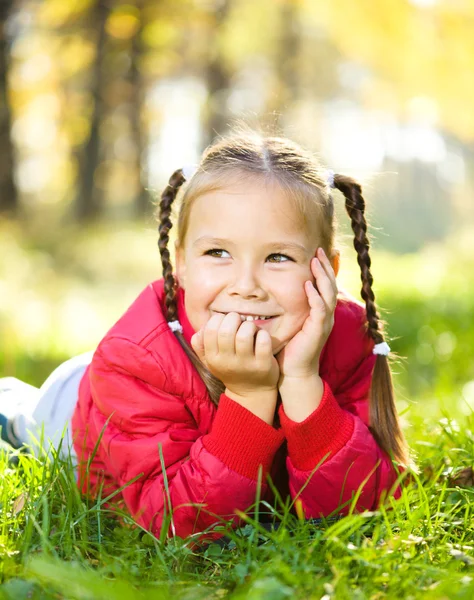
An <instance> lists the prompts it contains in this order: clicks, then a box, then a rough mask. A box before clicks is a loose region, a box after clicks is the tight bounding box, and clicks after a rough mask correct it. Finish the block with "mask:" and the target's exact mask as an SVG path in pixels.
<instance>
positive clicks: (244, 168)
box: [158, 131, 409, 465]
mask: <svg viewBox="0 0 474 600" xmlns="http://www.w3.org/2000/svg"><path fill="white" fill-rule="evenodd" d="M242 178H244V179H245V178H260V179H261V178H263V179H265V180H266V181H271V182H274V183H277V184H278V185H280V186H281V188H282V189H283V191H285V192H286V193H287V195H288V197H289V198H290V199H291V200H292V201H293V202H294V203H295V206H296V208H297V209H298V211H299V212H300V214H301V215H302V216H303V217H304V218H306V219H314V218H317V223H318V225H319V231H320V239H319V243H320V245H321V246H322V247H323V248H324V250H325V251H326V253H327V254H328V255H330V254H331V251H332V250H333V246H334V237H335V230H336V221H335V216H334V204H333V199H332V196H331V194H330V190H329V189H328V186H327V183H326V175H325V171H324V169H323V167H322V166H321V165H320V163H319V161H318V160H317V159H316V158H315V157H314V155H312V154H311V153H310V152H308V151H306V150H304V149H303V148H301V147H300V146H299V145H298V144H296V143H294V142H292V141H291V140H288V139H286V138H282V137H271V136H264V135H261V134H258V133H256V132H248V131H247V132H239V133H237V134H231V135H228V136H225V137H221V138H219V139H218V140H217V141H216V142H215V143H214V144H212V145H211V146H209V147H208V148H207V149H206V150H205V151H204V153H203V155H202V159H201V162H200V164H199V166H198V168H197V171H196V173H195V174H194V175H193V176H192V177H191V179H190V181H189V182H188V184H187V186H186V188H185V189H184V193H183V196H182V201H181V207H180V210H179V215H178V231H177V246H178V247H183V246H184V242H185V239H186V233H187V230H188V223H189V215H190V212H191V208H192V205H193V203H194V201H195V200H196V198H198V197H199V196H201V195H202V194H204V193H206V192H210V191H213V190H219V189H222V188H224V187H226V186H228V185H229V183H232V182H234V181H239V182H241V181H242ZM184 182H185V177H184V175H183V171H182V169H178V170H176V171H175V172H174V173H173V174H172V175H171V177H170V180H169V183H168V185H167V187H166V188H165V190H164V191H163V193H162V195H161V202H160V206H159V222H160V224H159V241H158V247H159V250H160V254H161V260H162V265H163V278H164V289H165V306H166V313H167V314H166V318H167V320H168V321H174V320H176V319H177V318H178V315H177V303H176V290H177V286H178V284H177V281H176V279H175V277H174V275H173V269H172V265H171V261H170V254H169V251H168V241H169V231H170V229H171V227H172V223H171V219H170V216H171V207H172V204H173V201H174V200H175V198H176V196H177V193H178V191H179V189H180V188H181V186H182V185H183V183H184ZM334 186H335V187H336V188H337V189H338V190H340V191H341V192H342V193H343V194H344V197H345V206H346V210H347V213H348V214H349V217H350V219H351V225H352V230H353V232H354V248H355V250H356V252H357V261H358V263H359V266H360V270H361V281H362V289H361V296H362V298H363V300H364V302H365V306H366V312H367V333H368V335H370V337H371V338H372V339H373V340H374V342H375V343H376V344H379V343H381V342H383V341H384V338H383V323H382V321H381V320H380V317H379V314H378V312H377V308H376V305H375V297H374V293H373V291H372V283H373V278H372V274H371V272H370V266H371V260H370V256H369V241H368V238H367V222H366V219H365V214H364V212H365V201H364V198H363V196H362V188H361V186H360V184H359V183H357V181H355V180H353V179H352V178H350V177H346V176H344V175H338V174H336V175H335V176H334ZM315 214H316V216H315ZM175 335H176V337H177V338H178V340H179V342H180V344H181V346H182V347H183V349H184V351H185V352H186V354H187V356H188V357H189V359H190V360H191V362H192V363H193V364H194V366H195V367H196V369H197V371H198V372H199V374H200V376H201V378H202V379H203V381H204V383H205V385H206V387H207V389H208V391H209V395H210V397H211V400H212V401H213V402H214V403H215V404H216V405H217V404H218V402H219V398H220V395H221V394H222V393H223V392H224V389H225V388H224V385H223V383H222V382H221V381H220V380H219V379H217V378H216V377H215V376H214V375H213V374H212V373H211V372H210V371H209V370H208V369H207V368H206V367H205V365H203V364H202V362H201V361H200V360H199V359H198V357H197V355H196V354H195V352H194V350H193V349H192V348H191V347H190V346H189V344H188V343H187V342H186V340H185V339H184V337H183V335H182V334H181V333H180V332H179V331H177V332H175ZM369 423H370V424H369V429H370V431H371V432H372V434H373V435H374V437H375V439H376V441H377V442H378V444H379V445H380V447H381V448H382V449H383V450H384V451H385V452H387V453H388V454H389V455H391V456H392V457H393V458H394V459H395V460H397V461H398V462H399V463H400V464H402V465H407V464H408V462H409V457H408V448H407V444H406V441H405V438H404V435H403V432H402V430H401V427H400V423H399V420H398V415H397V410H396V406H395V400H394V390H393V384H392V376H391V371H390V366H389V362H388V358H387V357H386V356H382V355H377V358H376V363H375V368H374V372H373V376H372V384H371V391H370V401H369Z"/></svg>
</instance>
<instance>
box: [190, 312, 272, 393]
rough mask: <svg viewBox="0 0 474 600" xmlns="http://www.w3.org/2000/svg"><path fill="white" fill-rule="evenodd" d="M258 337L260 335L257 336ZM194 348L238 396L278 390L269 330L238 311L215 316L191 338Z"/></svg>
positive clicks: (202, 359)
mask: <svg viewBox="0 0 474 600" xmlns="http://www.w3.org/2000/svg"><path fill="white" fill-rule="evenodd" d="M255 334H256V335H255ZM191 345H192V347H193V349H194V351H195V352H196V354H197V355H198V356H199V358H200V359H201V361H202V362H203V363H204V364H205V365H206V366H207V368H208V369H209V371H211V373H212V374H213V375H215V376H216V377H217V378H218V379H220V380H221V381H222V383H223V384H224V385H225V386H226V388H227V390H230V391H231V392H232V393H233V394H235V395H236V396H241V397H246V396H249V395H255V394H257V395H258V394H261V393H262V392H274V391H276V390H277V384H278V378H279V375H280V369H279V367H278V362H277V360H276V358H275V357H274V356H273V353H272V342H271V337H270V334H269V333H268V331H265V330H264V329H260V330H258V327H257V326H256V325H255V323H253V322H252V321H242V319H241V318H240V315H239V314H238V313H236V312H231V313H228V314H227V315H220V314H219V315H213V316H212V317H211V318H210V319H209V321H208V322H207V323H206V325H205V326H204V327H203V328H202V329H200V330H199V331H198V332H197V333H195V334H194V335H193V337H192V338H191Z"/></svg>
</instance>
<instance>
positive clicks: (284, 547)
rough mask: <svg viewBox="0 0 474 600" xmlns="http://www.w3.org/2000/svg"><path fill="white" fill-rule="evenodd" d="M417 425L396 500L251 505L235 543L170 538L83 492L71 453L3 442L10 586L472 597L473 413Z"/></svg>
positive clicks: (45, 593) (6, 587) (1, 517)
mask: <svg viewBox="0 0 474 600" xmlns="http://www.w3.org/2000/svg"><path fill="white" fill-rule="evenodd" d="M416 425H417V427H420V429H419V430H417V435H416V436H415V437H416V438H417V439H413V440H411V441H412V444H413V446H414V448H416V449H417V450H418V452H419V465H420V475H419V476H417V475H414V481H413V482H412V483H410V484H407V485H406V486H405V487H404V490H403V495H402V497H401V498H400V499H399V500H397V501H394V500H393V499H392V500H391V501H390V503H389V506H388V507H387V509H385V508H382V509H381V510H379V511H375V512H366V513H361V514H352V515H349V516H347V517H344V518H342V519H341V520H338V521H334V522H328V523H325V524H321V525H318V526H316V525H313V524H310V523H307V522H305V521H299V520H298V519H297V518H296V517H294V516H292V515H291V514H288V511H287V510H285V509H284V508H282V509H278V510H277V509H272V510H273V514H274V516H275V519H276V521H279V520H283V522H284V526H281V527H280V528H279V529H278V530H276V531H273V532H269V531H266V530H265V529H263V528H262V527H261V526H260V525H259V524H258V522H257V521H256V520H255V519H253V518H251V517H248V516H247V517H246V522H247V524H245V525H243V526H242V527H241V528H239V529H238V530H236V531H232V530H231V529H230V528H228V527H227V536H228V538H229V541H228V544H227V546H226V547H221V546H220V545H218V544H217V543H212V544H210V545H207V546H206V545H201V546H193V545H192V544H191V540H189V539H188V540H182V539H179V538H174V539H173V538H172V539H170V540H169V541H167V542H166V541H163V540H162V541H160V540H158V539H156V538H154V537H152V536H151V535H150V534H148V533H147V532H145V531H144V530H143V529H142V528H140V527H138V526H134V525H133V522H132V520H131V519H130V518H128V517H127V516H126V515H122V522H121V523H120V522H119V521H118V520H117V518H116V517H113V516H112V514H111V513H110V512H109V511H107V510H106V509H105V508H104V506H103V504H104V502H103V501H102V502H101V501H100V500H88V499H87V498H85V497H81V496H80V494H79V493H78V490H77V487H76V484H75V482H74V475H73V470H72V468H71V465H70V464H68V461H66V460H62V459H61V458H60V457H58V456H54V457H53V460H49V459H48V458H47V457H42V458H35V457H33V456H31V455H26V454H23V453H18V452H15V453H13V454H14V456H17V457H18V460H19V463H18V465H16V466H13V465H11V464H9V462H8V460H7V459H8V453H7V452H6V451H3V452H0V481H1V482H2V484H1V487H0V507H1V510H0V581H1V582H2V584H3V585H2V586H1V587H0V598H8V599H10V598H11V599H15V600H19V599H20V598H48V599H49V598H81V599H82V598H84V599H85V598H104V599H106V598H107V599H108V600H110V599H117V600H118V599H126V598H133V599H134V600H137V599H139V598H171V597H173V598H176V599H178V598H179V599H181V598H183V599H184V598H223V597H229V598H255V599H257V598H258V599H267V598H268V599H280V598H282V599H283V598H321V597H323V596H325V597H326V598H331V597H336V598H418V597H428V598H472V597H473V596H474V552H473V550H474V546H473V542H474V539H473V516H474V515H473V511H474V505H473V502H472V498H473V494H474V489H473V488H472V487H466V486H465V485H464V486H460V485H458V484H459V483H461V481H460V471H461V470H462V469H466V467H470V466H472V464H473V461H474V434H473V428H472V425H473V418H472V415H471V416H469V417H466V418H465V420H464V421H463V422H459V423H458V422H456V421H454V420H452V419H448V418H446V419H444V420H441V421H440V422H439V423H437V424H435V423H424V422H422V421H421V420H420V422H419V423H417V424H416ZM418 434H419V435H418ZM10 456H11V453H10ZM466 475H467V476H468V477H469V473H467V471H464V476H465V477H466ZM470 477H471V480H470V483H471V484H472V469H471V471H470ZM464 483H466V482H464ZM467 483H469V481H468V482H467ZM266 508H267V509H268V510H270V507H266ZM223 527H224V526H223Z"/></svg>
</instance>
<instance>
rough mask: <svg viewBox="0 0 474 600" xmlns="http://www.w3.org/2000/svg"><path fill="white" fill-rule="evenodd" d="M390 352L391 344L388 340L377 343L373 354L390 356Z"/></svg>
mask: <svg viewBox="0 0 474 600" xmlns="http://www.w3.org/2000/svg"><path fill="white" fill-rule="evenodd" d="M389 352H390V346H389V345H388V344H387V342H381V343H380V344H375V346H374V349H373V350H372V353H373V354H381V355H382V356H388V354H389Z"/></svg>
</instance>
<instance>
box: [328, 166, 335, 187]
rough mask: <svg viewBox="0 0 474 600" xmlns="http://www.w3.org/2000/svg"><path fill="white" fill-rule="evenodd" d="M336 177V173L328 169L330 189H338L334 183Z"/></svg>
mask: <svg viewBox="0 0 474 600" xmlns="http://www.w3.org/2000/svg"><path fill="white" fill-rule="evenodd" d="M334 175H335V173H334V171H333V170H332V169H328V170H327V171H326V183H327V184H328V186H329V187H330V188H333V189H334V188H335V187H336V185H335V183H334Z"/></svg>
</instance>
